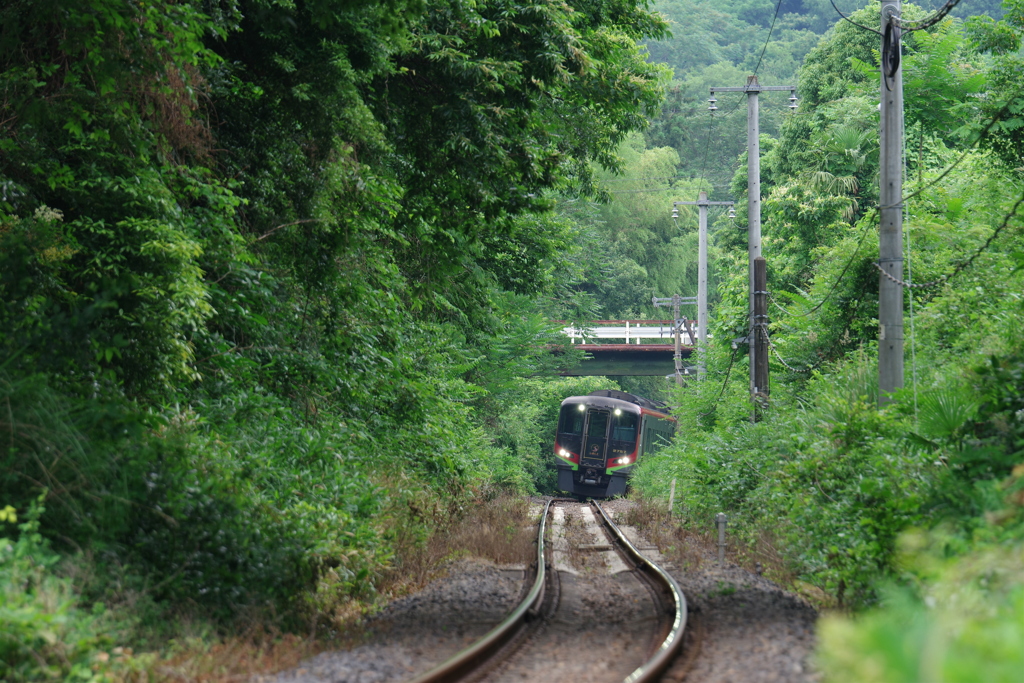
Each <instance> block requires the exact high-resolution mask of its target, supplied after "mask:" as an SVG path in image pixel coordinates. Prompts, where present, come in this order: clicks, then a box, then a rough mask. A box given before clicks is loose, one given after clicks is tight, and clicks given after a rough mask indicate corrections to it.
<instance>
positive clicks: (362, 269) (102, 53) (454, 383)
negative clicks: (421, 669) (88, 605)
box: [0, 0, 666, 680]
mask: <svg viewBox="0 0 1024 683" xmlns="http://www.w3.org/2000/svg"><path fill="white" fill-rule="evenodd" d="M0 27H2V28H0V102H2V103H3V105H2V106H3V109H2V116H0V274H2V275H0V294H2V296H0V301H2V303H0V356H2V360H0V402H2V403H3V405H4V410H3V413H4V417H3V418H0V439H2V440H3V442H4V444H5V446H4V453H3V455H2V456H0V464H2V466H0V473H2V474H0V501H2V502H3V505H5V506H10V507H11V509H13V510H14V511H15V512H13V513H12V516H11V520H7V521H0V525H3V535H5V536H7V535H9V536H11V538H12V539H14V538H16V539H17V540H16V541H12V543H13V544H6V545H5V546H4V547H5V548H7V549H8V550H9V549H10V548H14V551H13V552H14V555H10V554H5V555H4V556H3V557H2V558H0V560H2V562H3V563H4V564H3V571H4V574H3V576H4V581H5V582H7V583H5V586H7V585H10V586H21V585H23V581H29V584H24V585H28V586H30V589H29V592H28V593H27V594H26V595H27V597H26V599H27V600H28V601H29V602H27V603H26V605H27V607H26V609H36V607H34V606H33V605H36V603H32V602H31V601H32V599H34V598H32V596H33V595H36V594H38V595H42V594H44V593H46V594H49V593H47V591H49V590H50V589H49V588H47V587H48V586H51V584H52V585H53V586H57V585H58V584H60V581H61V580H60V579H59V578H55V579H53V580H52V581H51V579H50V578H47V577H44V576H40V577H36V578H31V579H23V578H20V577H22V576H23V573H24V567H23V563H24V562H25V561H26V560H25V559H24V558H25V557H27V556H28V555H32V554H33V553H34V554H35V555H32V556H36V555H38V557H41V558H49V557H50V553H51V550H49V549H48V548H50V547H52V548H53V550H57V551H60V552H62V553H64V554H65V555H67V554H71V553H72V552H73V551H76V550H77V551H81V552H83V553H84V555H82V556H81V557H84V558H85V561H87V562H91V563H94V564H95V565H96V567H97V569H96V571H97V573H99V574H104V573H111V574H117V573H118V571H119V570H118V569H117V568H121V567H129V568H130V569H129V570H128V571H127V578H125V581H127V582H128V583H130V584H131V585H133V586H139V587H142V586H144V587H145V588H142V589H140V590H142V592H143V593H144V594H145V596H146V599H147V600H150V601H153V604H155V605H156V607H154V610H155V612H154V613H155V614H160V613H161V612H160V609H162V607H160V606H161V605H162V606H165V607H166V608H167V610H169V611H168V612H167V613H168V614H181V613H182V612H183V611H184V612H188V613H190V614H191V617H190V618H199V619H214V620H216V623H220V624H225V625H226V624H230V623H233V622H232V620H234V619H237V618H238V617H239V615H242V614H249V615H251V614H254V613H255V612H261V613H262V614H264V615H265V616H264V617H263V618H268V619H271V620H273V619H276V621H277V624H278V626H287V627H297V626H299V625H303V627H305V626H304V625H306V624H308V623H310V622H311V621H312V623H314V624H315V623H316V621H317V619H319V618H330V616H331V614H333V610H334V608H335V607H336V606H337V605H339V604H342V603H344V602H345V601H347V600H350V599H353V598H368V597H372V595H373V593H374V591H376V590H377V588H378V587H379V586H380V585H381V577H382V576H383V575H384V574H385V573H386V572H389V571H394V570H397V569H398V567H397V565H398V563H400V561H401V558H400V557H398V556H397V555H396V553H397V552H398V551H399V550H401V549H402V548H407V547H408V546H409V545H410V544H412V545H415V544H417V543H420V542H422V541H423V539H424V538H426V536H427V535H429V533H430V525H431V524H432V521H431V520H432V519H433V517H431V515H436V514H441V513H442V512H445V513H446V511H449V510H450V511H453V513H455V514H457V511H458V510H459V509H460V507H459V506H460V504H461V503H462V502H464V501H465V500H466V499H467V498H468V497H471V496H473V495H486V492H487V491H490V490H493V489H494V487H495V486H504V487H508V488H511V489H513V490H519V491H529V490H533V487H534V478H535V477H536V478H538V479H543V477H544V476H545V475H544V474H543V469H544V468H543V466H542V465H541V464H540V463H539V462H537V461H536V460H537V458H536V453H533V455H531V456H530V458H526V457H519V455H518V452H517V451H516V443H518V442H517V440H516V439H517V438H518V437H515V436H514V435H513V434H512V433H513V432H514V427H512V426H509V425H508V423H503V422H502V421H501V419H500V416H501V415H502V414H503V413H504V412H505V411H506V410H507V405H508V403H507V402H508V401H512V400H514V398H515V396H518V394H516V393H515V392H516V391H518V390H517V389H516V380H517V378H521V377H528V376H531V375H534V374H537V373H541V372H551V371H552V369H553V368H554V367H556V364H557V363H559V362H572V361H573V360H574V359H575V356H574V355H573V354H572V353H571V352H569V353H565V354H562V355H561V356H560V357H556V356H554V355H552V354H550V353H549V351H548V350H547V348H546V345H547V344H558V343H559V340H558V337H557V336H556V335H555V332H554V330H555V327H554V326H553V325H552V324H551V323H550V322H549V321H548V320H547V319H546V318H545V317H544V316H543V315H542V314H541V313H540V312H538V310H537V308H538V306H539V305H540V300H541V299H545V300H547V299H548V298H552V299H554V300H557V299H558V298H559V296H560V294H559V292H562V291H564V283H565V282H567V281H569V280H570V279H571V276H570V275H568V274H567V273H568V272H569V271H570V270H571V269H572V268H573V265H572V263H573V259H574V258H576V257H577V254H578V251H577V247H575V246H573V240H574V239H575V237H576V235H577V234H578V232H579V228H578V226H577V224H576V223H575V222H574V221H571V220H566V219H563V218H560V217H559V216H557V215H555V214H552V213H551V212H550V211H549V209H550V207H552V206H553V204H554V203H555V201H556V199H555V197H556V196H560V197H563V198H564V199H565V200H566V201H568V200H570V199H572V198H579V197H586V196H587V195H588V193H592V192H593V191H594V174H595V172H596V170H597V169H600V168H608V169H615V168H617V167H619V166H620V165H621V163H622V162H621V160H620V159H619V157H618V155H617V154H616V151H617V149H618V146H619V144H620V143H621V142H622V141H623V140H625V139H626V137H627V136H628V135H629V134H630V133H631V132H633V131H637V130H639V129H641V128H643V127H644V126H645V125H646V122H647V120H648V117H649V116H650V115H652V114H653V113H654V111H655V109H656V107H657V106H658V104H659V102H660V101H661V97H662V92H663V89H664V84H665V82H666V76H665V73H666V72H665V69H664V68H663V67H661V66H658V65H656V64H653V63H650V62H648V61H647V60H646V59H645V56H646V55H645V52H644V50H643V49H642V48H641V47H639V41H642V40H644V39H647V38H661V37H664V35H665V25H664V23H663V21H662V20H661V19H660V17H659V16H658V15H656V14H654V13H652V12H651V11H650V10H649V8H648V7H647V6H646V3H644V2H634V1H631V0H608V1H605V2H598V3H594V2H569V3H561V4H551V3H546V2H526V3H522V2H517V3H512V2H505V1H504V0H495V1H493V2H491V1H487V2H466V1H463V0H452V1H451V2H443V3H430V4H429V6H427V4H425V3H422V2H418V1H416V0H382V1H381V2H374V1H367V0H340V1H338V2H323V1H310V2H290V1H278V0H227V1H225V2H185V3H182V2H177V1H171V0H167V1H160V0H158V1H157V2H138V1H137V0H94V1H91V2H85V3H82V2H67V1H65V0H47V1H45V2H35V1H27V0H24V1H23V0H17V1H15V2H11V3H5V4H4V6H3V8H2V9H0ZM556 193H557V195H556ZM564 273H565V275H564V277H563V274H564ZM560 359H561V360H560ZM606 383H607V382H606ZM510 392H511V393H510ZM538 410H539V408H538ZM531 419H540V416H539V413H538V415H537V416H536V417H535V418H531ZM503 424H504V425H506V426H505V427H504V429H505V432H507V433H509V434H510V436H509V437H508V440H507V441H504V440H503V439H504V438H505V437H502V436H501V433H502V425H503ZM485 426H486V427H487V428H489V429H488V430H485ZM495 430H497V432H495ZM495 434H497V436H495ZM533 438H534V439H536V436H534V437H533ZM40 496H42V501H41V503H40V504H39V507H37V508H33V509H34V510H35V512H34V513H32V514H33V515H34V516H32V517H31V518H30V519H31V520H32V521H31V522H30V526H31V528H29V527H26V526H22V527H21V531H20V532H19V531H18V530H17V528H16V527H15V526H9V525H10V524H12V522H13V520H14V515H15V514H21V515H25V514H26V511H27V510H29V508H30V506H31V505H33V504H34V503H33V501H36V500H37V499H38V498H39V497H40ZM44 510H45V512H44ZM5 519H6V518H5ZM38 534H43V535H44V536H46V537H49V538H50V541H49V543H50V545H49V546H47V545H46V543H45V542H44V541H42V540H39V539H37V540H32V539H34V538H36V537H37V536H38ZM33 544H34V545H33ZM8 550H4V551H3V552H4V553H8ZM26 553H27V554H28V555H26ZM41 562H42V561H41ZM11 563H13V564H11ZM42 564H43V565H44V566H47V567H49V566H50V565H51V564H52V563H51V562H50V560H49V559H46V560H45V562H42ZM53 581H56V582H57V583H53ZM33 582H34V583H33ZM60 585H64V584H60ZM111 585H113V584H109V585H106V586H105V585H103V582H102V581H100V582H96V583H95V584H93V583H90V584H89V585H87V586H85V587H83V586H82V585H77V584H76V588H75V590H78V591H84V592H83V593H82V596H81V598H82V600H83V601H92V600H99V601H101V602H102V601H103V600H104V599H105V598H104V596H105V595H107V594H108V591H109V589H110V586H111ZM32 586H35V588H32ZM54 590H57V591H58V592H60V591H64V590H65V589H64V588H59V587H58V588H55V589H54ZM33 591H35V592H33ZM65 593H66V591H65ZM61 594H62V595H64V593H61ZM62 599H63V598H62ZM69 599H71V598H70V597H69ZM62 604H63V603H62ZM67 605H68V607H67V610H65V608H64V607H61V608H60V609H61V610H64V611H63V612H61V614H63V615H64V616H62V617H60V618H65V617H66V618H69V619H72V621H74V620H75V619H78V618H79V617H77V616H74V615H79V612H76V611H75V609H77V608H75V607H74V606H73V604H72V602H68V603H67ZM37 606H38V605H37ZM68 610H70V611H68ZM83 614H84V613H83ZM273 615H277V616H276V617H275V616H273ZM79 616H81V615H79ZM37 617H38V618H37ZM37 617H32V619H36V620H37V621H39V620H45V619H50V618H57V617H55V616H53V615H50V616H47V614H45V613H43V612H40V613H39V614H38V615H37ZM82 619H85V617H82ZM86 621H87V620H86ZM86 621H83V622H82V624H83V628H86V627H88V624H87V623H86ZM154 623H156V622H152V623H151V624H150V625H151V626H153V624H154ZM26 628H29V627H28V626H26ZM88 628H92V627H88ZM88 628H86V630H88ZM4 633H5V635H4V636H3V638H4V640H3V642H2V643H0V647H2V648H4V652H5V653H6V654H5V656H4V658H3V661H4V664H3V667H4V668H2V669H0V672H2V673H0V677H3V678H4V679H5V680H6V679H8V678H10V677H13V679H14V680H21V679H24V678H31V677H32V676H33V675H37V674H39V673H40V671H42V670H43V669H46V670H47V671H50V672H51V673H54V674H55V675H57V674H60V675H65V676H66V675H78V673H77V671H78V670H77V669H76V668H75V667H77V666H78V664H77V662H78V661H79V659H78V655H74V656H72V655H67V656H64V655H62V654H61V653H60V652H55V653H50V654H46V655H44V656H43V657H42V659H33V657H32V656H31V652H33V651H35V650H34V648H35V645H33V643H35V640H33V639H34V638H36V636H34V635H32V634H31V633H30V632H29V631H25V632H24V634H23V635H17V634H15V635H11V636H10V637H8V635H6V634H7V633H8V632H7V631H6V630H5V631H4ZM82 642H83V647H84V648H86V650H88V649H89V648H90V647H92V645H89V644H88V643H89V642H91V641H88V640H84V641H82ZM14 652H17V653H20V654H18V655H17V656H14V655H12V656H11V657H10V658H9V657H8V656H7V654H10V653H14ZM51 654H52V657H51ZM10 667H14V668H10ZM33 667H41V668H38V669H36V668H33ZM47 667H50V668H47ZM33 672H35V674H33Z"/></svg>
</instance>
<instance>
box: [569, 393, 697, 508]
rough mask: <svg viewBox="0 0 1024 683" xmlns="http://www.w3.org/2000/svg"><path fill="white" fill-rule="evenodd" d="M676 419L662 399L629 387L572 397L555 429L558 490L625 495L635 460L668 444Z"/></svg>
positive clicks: (589, 495)
mask: <svg viewBox="0 0 1024 683" xmlns="http://www.w3.org/2000/svg"><path fill="white" fill-rule="evenodd" d="M676 422H677V421H676V418H674V417H672V415H670V414H669V411H668V407H667V406H666V405H665V404H664V403H662V402H660V401H652V400H650V399H646V398H643V397H640V396H636V395H634V394H629V393H626V392H625V391H616V390H613V389H602V390H600V391H593V392H591V393H589V394H587V395H586V396H570V397H569V398H567V399H565V400H564V401H562V405H561V408H560V409H559V414H558V427H557V431H556V433H555V464H556V466H557V467H558V488H559V490H561V491H564V492H566V493H570V494H572V495H574V496H576V497H577V498H581V499H582V498H611V497H613V496H622V495H625V493H626V485H627V484H628V482H629V477H630V476H631V475H632V473H633V468H634V466H635V465H636V463H637V461H638V460H639V459H640V458H642V457H644V456H645V455H650V454H651V453H655V452H657V451H658V450H659V449H661V448H662V447H664V446H665V445H667V444H668V443H669V442H670V441H671V440H672V436H673V434H675V430H676Z"/></svg>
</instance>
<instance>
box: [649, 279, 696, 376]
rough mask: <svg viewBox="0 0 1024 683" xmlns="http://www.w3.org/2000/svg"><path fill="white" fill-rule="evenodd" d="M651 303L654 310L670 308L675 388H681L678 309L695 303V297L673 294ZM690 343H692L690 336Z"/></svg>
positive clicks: (680, 332)
mask: <svg viewBox="0 0 1024 683" xmlns="http://www.w3.org/2000/svg"><path fill="white" fill-rule="evenodd" d="M651 303H652V304H654V306H655V308H661V307H662V306H671V307H672V331H673V333H674V336H675V344H676V352H675V355H674V356H673V360H674V361H675V367H676V386H677V387H681V386H683V340H682V338H681V335H682V330H683V324H684V322H686V321H684V320H683V319H682V318H680V317H679V308H680V307H681V306H682V305H683V304H693V303H696V297H692V296H679V295H678V294H673V295H672V296H670V297H653V298H652V299H651ZM690 341H691V342H692V341H693V337H692V335H691V338H690Z"/></svg>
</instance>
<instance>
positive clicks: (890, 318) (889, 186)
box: [878, 0, 903, 405]
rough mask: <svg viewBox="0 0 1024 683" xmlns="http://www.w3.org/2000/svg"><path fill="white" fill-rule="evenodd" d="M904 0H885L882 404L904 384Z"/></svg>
mask: <svg viewBox="0 0 1024 683" xmlns="http://www.w3.org/2000/svg"><path fill="white" fill-rule="evenodd" d="M899 18H900V2H899V0H895V1H893V0H883V1H882V66H881V69H882V79H881V80H882V85H881V104H880V116H879V127H880V130H879V133H880V140H879V144H880V152H879V154H880V159H879V183H878V184H879V197H878V204H879V207H880V208H879V212H878V213H879V217H880V224H879V227H878V265H879V267H880V268H881V272H880V273H879V274H878V404H879V405H885V404H886V403H888V402H889V401H890V400H891V398H890V395H891V394H892V392H893V391H895V390H896V389H899V388H900V387H902V386H903V287H901V286H900V285H899V283H898V282H896V281H894V280H892V279H890V278H895V279H896V280H902V279H903V70H902V67H901V66H900V28H899V25H898V21H899Z"/></svg>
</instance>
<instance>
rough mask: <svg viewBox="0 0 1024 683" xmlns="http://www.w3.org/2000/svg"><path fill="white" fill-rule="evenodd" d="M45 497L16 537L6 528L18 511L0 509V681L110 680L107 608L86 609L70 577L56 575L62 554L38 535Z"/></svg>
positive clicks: (25, 516)
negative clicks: (59, 554)
mask: <svg viewBox="0 0 1024 683" xmlns="http://www.w3.org/2000/svg"><path fill="white" fill-rule="evenodd" d="M42 498H43V496H40V498H39V500H38V501H35V502H33V503H32V504H31V506H30V507H29V508H28V510H27V511H26V513H25V515H24V518H25V521H24V522H23V523H21V524H20V525H18V529H19V530H20V532H19V533H17V534H16V535H15V536H16V537H15V539H14V540H13V541H12V540H11V539H10V538H8V537H7V535H8V534H7V533H5V532H7V531H8V529H9V528H10V525H12V524H14V523H15V522H16V521H17V518H16V511H15V510H14V508H13V507H11V506H9V505H8V506H7V507H6V508H5V509H3V510H0V533H2V534H3V535H0V596H2V599H0V679H2V680H4V681H11V682H12V683H14V682H15V681H34V680H43V679H54V678H60V679H64V680H68V681H102V680H107V678H106V676H105V674H106V672H107V671H108V669H109V667H108V665H107V664H106V663H105V659H106V658H107V655H106V652H105V650H107V649H109V648H110V646H111V644H112V643H111V640H110V638H109V636H107V635H105V633H104V632H105V630H106V628H107V626H108V624H106V623H105V621H106V620H105V613H104V609H103V606H102V605H98V606H97V607H96V609H93V610H91V611H90V610H85V609H82V608H81V607H79V605H78V603H77V600H76V596H75V593H74V591H73V589H72V586H71V582H70V580H68V579H65V578H60V577H58V576H56V575H55V574H54V573H53V567H54V565H55V564H56V563H57V561H58V560H59V557H58V556H57V554H56V553H54V552H53V551H52V550H50V548H49V544H48V543H47V541H46V539H44V538H43V536H42V535H41V534H40V533H39V518H40V516H41V515H42V513H43V505H42ZM4 527H7V528H4Z"/></svg>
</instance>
